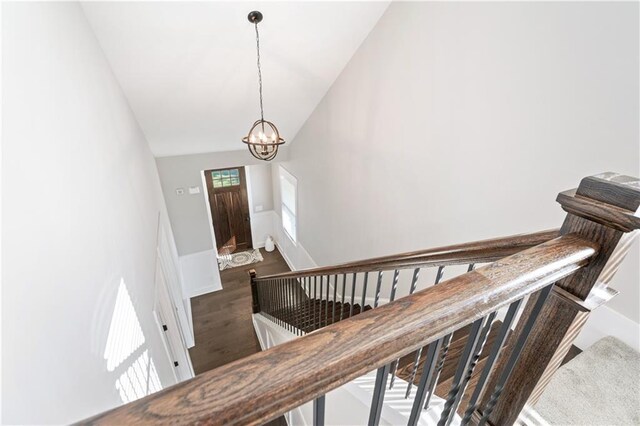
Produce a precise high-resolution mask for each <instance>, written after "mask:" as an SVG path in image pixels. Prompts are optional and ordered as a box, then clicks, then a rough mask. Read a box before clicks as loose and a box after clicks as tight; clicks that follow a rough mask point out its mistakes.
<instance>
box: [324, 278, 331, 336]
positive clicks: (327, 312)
mask: <svg viewBox="0 0 640 426" xmlns="http://www.w3.org/2000/svg"><path fill="white" fill-rule="evenodd" d="M330 282H331V275H327V304H326V305H325V307H324V326H325V327H326V326H328V325H329V283H330Z"/></svg>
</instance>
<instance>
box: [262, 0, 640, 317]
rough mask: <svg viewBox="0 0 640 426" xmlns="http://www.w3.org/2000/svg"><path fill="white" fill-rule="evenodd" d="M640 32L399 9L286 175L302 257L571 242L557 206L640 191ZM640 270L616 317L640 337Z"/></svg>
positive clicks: (615, 6)
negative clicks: (538, 235) (576, 191)
mask: <svg viewBox="0 0 640 426" xmlns="http://www.w3.org/2000/svg"><path fill="white" fill-rule="evenodd" d="M637 17H638V4H637V3H587V2H580V3H554V2H547V3H542V2H540V3H538V2H526V3H522V2H520V3H513V2H511V3H509V2H502V3H500V2H494V3H487V2H479V3H475V2H462V3H458V2H397V3H395V2H394V3H392V4H391V5H390V6H389V8H388V10H387V11H386V13H385V14H384V15H383V17H382V18H381V19H380V21H379V23H378V24H377V26H376V27H375V28H374V29H373V31H372V32H371V33H370V35H369V37H368V38H367V39H366V40H365V42H364V43H363V44H362V46H361V47H360V49H359V50H358V51H357V52H356V53H355V55H354V56H353V58H352V59H351V61H350V62H349V64H348V65H347V66H346V68H345V69H344V71H343V72H342V74H341V75H340V76H339V77H338V79H337V80H336V82H335V83H334V85H333V86H332V87H331V89H330V90H329V92H328V93H327V95H326V96H325V98H324V99H323V101H322V102H321V103H320V104H319V105H318V107H317V108H316V110H315V111H314V113H313V114H312V115H311V117H310V118H309V120H308V121H307V122H306V124H305V125H304V126H303V128H302V130H301V131H300V132H299V133H298V134H297V135H296V137H295V138H294V140H293V143H292V144H291V147H290V148H291V151H290V159H289V160H288V161H284V162H283V166H284V167H285V168H286V169H287V170H288V171H289V172H290V173H291V174H293V175H294V176H295V177H296V178H297V180H298V192H299V194H298V197H299V200H298V205H299V213H298V220H299V222H298V236H299V242H300V244H301V245H302V246H304V248H305V249H306V250H307V251H308V253H309V255H310V256H311V258H313V260H315V261H316V262H317V263H318V264H319V265H328V264H335V263H339V262H345V261H349V260H354V259H358V258H366V257H371V256H379V255H385V254H391V253H398V252H402V251H408V250H416V249H421V248H427V247H435V246H441V245H446V244H452V243H459V242H465V241H473V240H479V239H484V238H491V237H496V236H502V235H510V234H516V233H522V232H531V231H538V230H543V229H549V228H556V227H559V226H560V224H561V223H562V220H563V218H564V216H565V213H564V212H563V211H562V209H561V208H560V207H559V205H558V204H557V203H556V202H555V197H556V195H557V194H558V192H560V191H563V190H566V189H570V188H574V187H576V186H577V185H578V183H579V181H580V179H581V178H582V177H584V176H589V175H593V174H597V173H601V172H603V171H617V172H620V173H625V174H629V175H635V176H638V175H639V174H640V169H639V164H638V158H639V156H640V152H639V146H638V140H639V139H640V138H639V130H638V129H639V127H640V126H639V118H638V117H639V116H640V108H639V99H638V96H639V95H638V93H639V87H638V75H639V65H638V63H639V60H638V50H639V46H638V43H639V42H638V39H639V37H638V19H637ZM274 170H275V169H274ZM274 197H275V201H274V205H275V206H277V205H279V199H278V198H279V194H278V192H277V191H274ZM638 257H639V256H638V244H637V243H636V245H635V246H634V248H633V249H632V251H631V253H630V254H629V256H628V258H627V259H626V261H625V263H624V264H623V265H622V268H621V270H620V271H619V273H618V275H617V277H616V279H615V280H614V282H613V283H612V285H613V287H615V288H617V289H618V290H620V292H621V294H622V296H620V297H618V298H616V299H614V300H613V301H612V302H611V303H610V304H609V307H611V308H613V309H614V310H615V311H617V312H618V313H620V314H622V315H624V316H626V317H627V318H629V319H631V320H632V321H634V322H635V323H636V324H637V323H638V322H640V309H639V307H638V300H639V299H640V285H638V283H639V281H640V277H639V273H640V272H639V270H640V267H639V264H638Z"/></svg>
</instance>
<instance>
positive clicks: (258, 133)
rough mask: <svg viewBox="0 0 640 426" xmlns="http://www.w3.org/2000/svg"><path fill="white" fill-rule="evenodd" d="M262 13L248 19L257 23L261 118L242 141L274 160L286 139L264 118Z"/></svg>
mask: <svg viewBox="0 0 640 426" xmlns="http://www.w3.org/2000/svg"><path fill="white" fill-rule="evenodd" d="M262 18H263V16H262V13H261V12H259V11H257V10H254V11H253V12H250V13H249V16H247V19H248V20H249V22H251V23H252V24H254V25H255V29H256V52H257V59H258V60H257V64H258V88H259V93H260V119H259V120H256V122H255V123H253V125H252V126H251V128H250V129H249V133H247V136H245V137H244V138H242V142H244V143H245V144H247V146H248V148H249V152H250V153H251V155H253V156H254V157H255V158H257V159H259V160H264V161H269V160H273V159H274V158H275V157H276V155H278V147H279V146H280V145H282V144H284V139H283V138H282V137H280V132H279V131H278V128H277V127H276V126H275V124H273V123H272V122H270V121H267V120H265V119H264V108H263V106H262V70H261V67H260V34H259V33H258V24H259V23H260V22H262Z"/></svg>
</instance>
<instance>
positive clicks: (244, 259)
mask: <svg viewBox="0 0 640 426" xmlns="http://www.w3.org/2000/svg"><path fill="white" fill-rule="evenodd" d="M263 260H264V259H263V258H262V254H261V253H260V250H258V249H253V250H247V251H239V252H237V253H231V254H223V255H220V256H218V267H219V268H220V270H221V271H224V270H225V269H229V268H237V267H238V266H245V265H251V264H252V263H258V262H262V261H263Z"/></svg>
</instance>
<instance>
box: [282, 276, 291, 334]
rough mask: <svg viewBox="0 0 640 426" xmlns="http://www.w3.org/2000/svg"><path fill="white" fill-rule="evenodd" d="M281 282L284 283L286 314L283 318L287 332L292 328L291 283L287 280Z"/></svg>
mask: <svg viewBox="0 0 640 426" xmlns="http://www.w3.org/2000/svg"><path fill="white" fill-rule="evenodd" d="M282 281H283V282H284V305H285V312H286V317H285V318H286V324H287V330H289V331H293V327H292V325H291V323H292V322H293V321H292V320H291V283H290V282H289V279H287V278H285V279H284V280H282Z"/></svg>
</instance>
